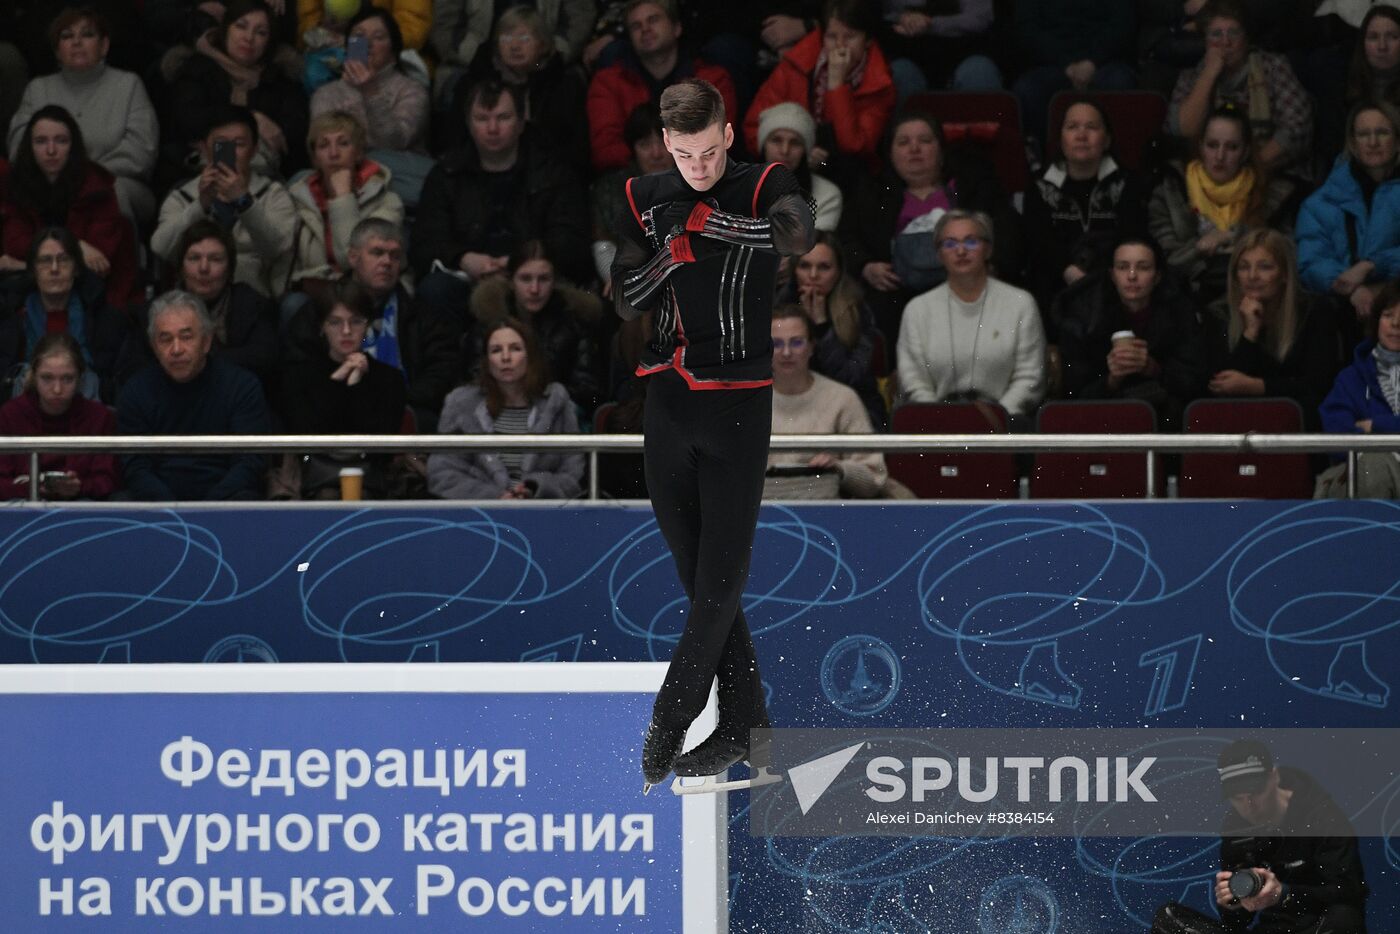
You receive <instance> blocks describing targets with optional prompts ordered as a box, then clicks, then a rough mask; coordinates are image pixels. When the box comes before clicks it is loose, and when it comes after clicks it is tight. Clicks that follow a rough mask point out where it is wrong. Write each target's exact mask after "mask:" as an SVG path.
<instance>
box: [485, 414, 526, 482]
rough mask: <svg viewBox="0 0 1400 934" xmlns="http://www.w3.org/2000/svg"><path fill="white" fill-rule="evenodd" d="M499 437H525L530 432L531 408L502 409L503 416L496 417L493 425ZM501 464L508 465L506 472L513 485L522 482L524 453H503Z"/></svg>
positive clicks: (501, 453) (501, 454)
mask: <svg viewBox="0 0 1400 934" xmlns="http://www.w3.org/2000/svg"><path fill="white" fill-rule="evenodd" d="M492 424H493V425H494V426H495V430H496V434H498V435H524V434H529V432H530V407H529V406H528V405H527V406H524V407H523V408H518V409H515V408H510V407H509V406H506V407H503V408H502V409H501V414H500V415H497V416H496V419H495V421H494V422H493V423H492ZM500 457H501V463H503V464H505V465H506V472H507V473H509V474H510V480H511V482H512V483H519V482H520V465H521V464H522V463H523V462H524V460H525V452H524V451H501V452H500Z"/></svg>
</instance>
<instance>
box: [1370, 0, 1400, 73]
mask: <svg viewBox="0 0 1400 934" xmlns="http://www.w3.org/2000/svg"><path fill="white" fill-rule="evenodd" d="M1362 47H1363V49H1364V51H1365V55H1366V64H1368V65H1370V66H1371V69H1372V70H1373V71H1381V72H1386V71H1394V70H1395V69H1396V68H1400V22H1396V21H1395V20H1393V19H1391V18H1390V17H1389V16H1382V15H1380V14H1377V15H1376V16H1374V17H1372V18H1371V22H1370V23H1368V24H1367V25H1366V35H1365V37H1364V38H1363V40H1362Z"/></svg>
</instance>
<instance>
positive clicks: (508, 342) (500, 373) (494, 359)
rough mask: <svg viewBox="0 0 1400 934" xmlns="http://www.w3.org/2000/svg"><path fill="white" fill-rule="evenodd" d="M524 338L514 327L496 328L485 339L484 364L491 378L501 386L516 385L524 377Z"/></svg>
mask: <svg viewBox="0 0 1400 934" xmlns="http://www.w3.org/2000/svg"><path fill="white" fill-rule="evenodd" d="M525 363H526V359H525V338H523V337H521V336H520V332H519V331H517V330H516V329H515V328H497V329H496V330H494V331H492V332H491V336H490V337H489V338H487V339H486V365H487V366H488V367H489V368H490V371H491V378H492V379H494V380H495V381H496V382H497V383H498V384H499V385H501V386H513V385H517V384H519V383H520V382H522V381H523V380H524V379H525Z"/></svg>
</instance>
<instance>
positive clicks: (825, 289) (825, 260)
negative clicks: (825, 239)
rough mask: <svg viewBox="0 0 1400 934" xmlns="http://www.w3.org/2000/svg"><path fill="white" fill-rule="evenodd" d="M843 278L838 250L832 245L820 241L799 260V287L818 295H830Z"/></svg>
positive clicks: (801, 289)
mask: <svg viewBox="0 0 1400 934" xmlns="http://www.w3.org/2000/svg"><path fill="white" fill-rule="evenodd" d="M840 278H841V267H840V266H839V265H838V264H837V262H836V251H835V250H833V249H832V248H831V247H830V245H828V244H825V243H818V244H817V245H816V246H814V247H812V249H811V250H810V251H809V252H807V253H804V254H802V256H801V257H800V258H798V260H797V288H798V290H799V291H812V292H815V293H816V294H818V295H830V294H831V291H832V289H834V288H836V280H838V279H840Z"/></svg>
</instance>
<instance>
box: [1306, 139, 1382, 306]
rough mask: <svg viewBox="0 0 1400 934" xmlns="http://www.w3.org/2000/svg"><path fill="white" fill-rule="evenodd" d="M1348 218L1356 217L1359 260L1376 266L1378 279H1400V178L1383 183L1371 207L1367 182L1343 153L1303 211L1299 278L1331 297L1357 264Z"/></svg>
mask: <svg viewBox="0 0 1400 934" xmlns="http://www.w3.org/2000/svg"><path fill="white" fill-rule="evenodd" d="M1347 215H1351V216H1352V217H1354V218H1355V219H1356V222H1355V223H1356V252H1357V257H1356V261H1357V262H1359V261H1360V260H1363V259H1369V260H1370V261H1371V262H1373V263H1375V264H1376V271H1375V272H1374V273H1373V274H1372V275H1371V277H1370V278H1371V280H1372V281H1380V282H1384V281H1386V280H1388V279H1394V278H1396V277H1400V179H1396V178H1392V179H1389V180H1387V181H1384V182H1381V184H1380V187H1378V188H1377V189H1376V193H1375V195H1374V196H1373V197H1372V199H1371V209H1370V210H1369V211H1368V210H1367V209H1366V199H1365V198H1364V197H1363V196H1362V194H1361V183H1360V182H1358V181H1357V180H1356V178H1355V176H1353V175H1352V173H1351V163H1350V161H1349V160H1348V158H1347V157H1346V156H1345V155H1343V156H1342V157H1341V158H1339V159H1338V160H1337V164H1336V165H1335V166H1333V167H1332V174H1331V175H1328V176H1327V181H1325V182H1323V183H1322V187H1321V188H1319V189H1318V190H1317V191H1315V192H1313V193H1312V194H1311V195H1309V196H1308V199H1307V200H1306V201H1304V202H1303V207H1302V209H1301V210H1299V212H1298V226H1297V228H1296V229H1295V230H1294V238H1295V239H1296V240H1297V241H1298V275H1299V276H1300V278H1302V280H1303V284H1304V285H1305V286H1307V287H1308V288H1309V289H1311V290H1312V291H1314V292H1319V293H1322V294H1324V295H1325V294H1326V293H1328V292H1330V291H1331V290H1332V282H1333V280H1335V279H1336V278H1337V277H1338V276H1340V275H1341V274H1342V273H1344V272H1346V270H1347V269H1349V268H1350V267H1351V265H1352V262H1353V261H1352V259H1351V258H1350V257H1351V247H1350V245H1349V244H1348V242H1347V222H1346V219H1347Z"/></svg>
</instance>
